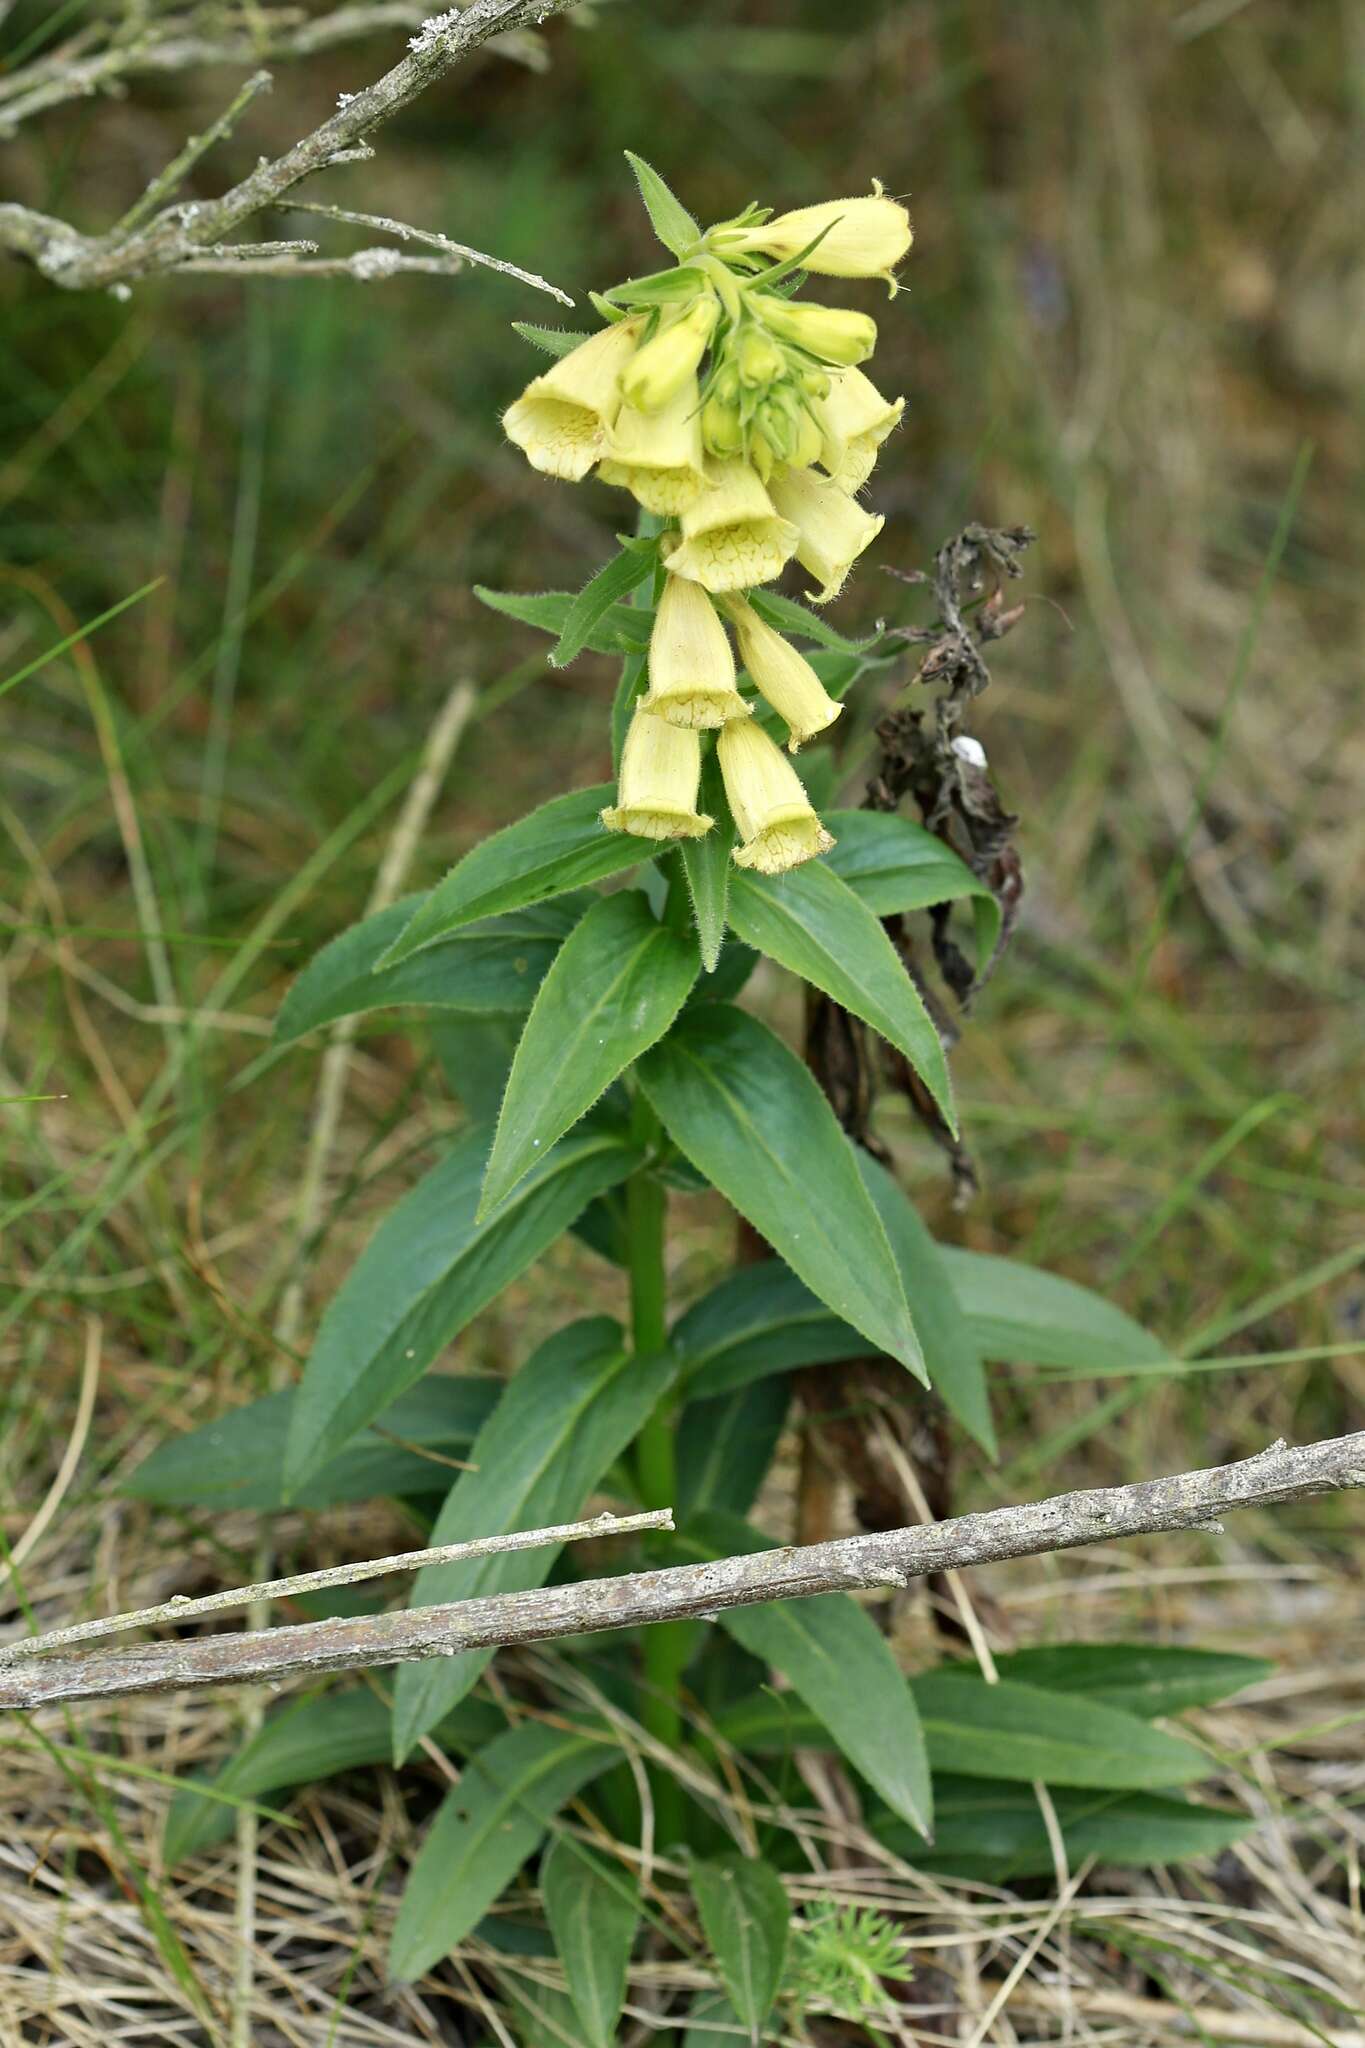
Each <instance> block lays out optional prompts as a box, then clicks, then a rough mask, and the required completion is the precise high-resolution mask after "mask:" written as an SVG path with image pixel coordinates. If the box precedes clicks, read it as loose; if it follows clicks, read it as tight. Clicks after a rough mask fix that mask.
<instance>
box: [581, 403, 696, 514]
mask: <svg viewBox="0 0 1365 2048" xmlns="http://www.w3.org/2000/svg"><path fill="white" fill-rule="evenodd" d="M699 405H700V396H699V394H698V391H697V380H696V378H695V377H689V378H688V379H687V381H686V382H685V383H684V384H681V385H680V386H679V387H678V390H677V392H676V393H675V394H674V396H673V398H672V399H670V401H669V403H668V404H667V405H666V406H665V407H664V408H663V410H662V412H640V411H639V410H638V409H637V408H636V407H635V406H633V405H623V406H622V407H621V410H620V411H619V412H618V413H617V415H616V424H615V425H614V426H613V427H612V429H611V431H610V433H609V434H608V435H607V452H606V454H605V455H604V456H603V458H602V460H601V462H599V463H598V465H597V474H598V475H599V476H600V477H601V479H602V481H603V483H607V484H620V485H621V486H622V488H623V489H625V490H627V491H630V492H632V493H633V494H634V496H635V498H636V499H637V501H638V502H639V503H640V504H641V505H643V506H644V508H645V510H646V512H659V513H662V514H664V515H666V516H668V517H670V518H672V517H674V516H675V515H676V514H677V513H679V512H681V511H682V510H683V507H684V506H686V505H690V504H691V502H692V500H693V499H694V498H695V497H696V495H697V493H698V492H699V491H701V490H704V489H705V487H706V477H705V475H704V473H703V469H702V442H701V418H700V415H699V411H698V408H699Z"/></svg>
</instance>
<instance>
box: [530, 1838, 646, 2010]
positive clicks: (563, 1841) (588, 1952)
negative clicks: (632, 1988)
mask: <svg viewBox="0 0 1365 2048" xmlns="http://www.w3.org/2000/svg"><path fill="white" fill-rule="evenodd" d="M540 1890H541V1897H542V1898H543V1899H544V1901H545V1917H546V1919H547V1920H548V1921H549V1923H550V1931H551V1933H552V1934H553V1935H554V1938H555V1948H556V1949H557V1950H558V1953H559V1960H560V1961H561V1962H562V1963H563V1965H564V1974H565V1976H566V1977H567V1978H568V1980H569V1996H570V1998H571V1999H572V2000H573V2006H574V2011H575V2012H576V2013H577V2015H578V2020H579V2024H580V2026H581V2027H582V2029H583V2048H612V2044H613V2043H614V2042H615V2040H616V2022H617V2021H618V2020H619V2019H620V2017H621V2008H622V2006H623V2005H624V2004H625V2002H626V1971H627V1968H628V1966H629V1964H630V1951H631V1949H632V1947H633V1946H634V1942H635V1930H636V1928H637V1927H638V1926H639V1924H640V1887H639V1883H638V1880H637V1879H636V1876H635V1873H634V1872H633V1871H631V1870H629V1869H628V1868H627V1867H626V1865H624V1864H622V1863H608V1862H607V1860H606V1859H605V1857H602V1856H598V1855H595V1854H594V1853H593V1851H592V1850H591V1849H585V1848H584V1847H583V1844H582V1843H581V1842H576V1841H574V1840H573V1838H572V1837H571V1836H569V1835H560V1836H559V1838H558V1840H557V1841H556V1842H555V1843H554V1844H553V1846H552V1847H551V1849H550V1850H549V1852H548V1854H547V1855H546V1856H545V1858H544V1860H543V1862H542V1863H541V1866H540Z"/></svg>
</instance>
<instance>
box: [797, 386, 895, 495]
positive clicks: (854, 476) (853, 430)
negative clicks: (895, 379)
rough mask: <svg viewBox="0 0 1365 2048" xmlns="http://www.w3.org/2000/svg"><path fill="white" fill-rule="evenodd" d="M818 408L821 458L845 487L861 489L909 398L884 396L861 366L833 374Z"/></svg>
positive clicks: (816, 405) (843, 489)
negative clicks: (821, 439) (858, 368)
mask: <svg viewBox="0 0 1365 2048" xmlns="http://www.w3.org/2000/svg"><path fill="white" fill-rule="evenodd" d="M815 411H816V417H817V418H818V419H819V422H820V426H821V430H822V432H823V435H824V442H823V445H822V447H821V451H820V460H821V462H822V463H823V464H824V466H825V468H826V469H827V470H828V471H829V473H830V477H831V478H832V480H833V481H834V482H835V483H836V484H838V486H839V488H840V490H841V491H860V490H861V489H862V487H863V485H864V484H865V483H866V482H867V480H868V478H869V477H870V476H871V474H872V471H873V469H874V468H875V467H876V462H877V450H878V449H879V448H880V447H881V445H882V442H883V441H884V440H885V439H886V437H887V435H888V434H889V433H890V432H891V430H892V428H893V427H896V426H898V425H899V424H900V416H901V414H902V413H903V412H904V411H905V400H904V399H903V398H897V399H889V398H883V397H882V394H881V392H880V391H878V389H877V387H876V385H875V384H874V383H873V382H872V379H871V378H870V377H865V376H864V375H863V373H862V371H861V370H845V371H843V372H842V374H841V375H839V376H837V377H831V379H830V384H829V392H828V394H827V396H826V397H825V398H823V399H817V400H816V403H815Z"/></svg>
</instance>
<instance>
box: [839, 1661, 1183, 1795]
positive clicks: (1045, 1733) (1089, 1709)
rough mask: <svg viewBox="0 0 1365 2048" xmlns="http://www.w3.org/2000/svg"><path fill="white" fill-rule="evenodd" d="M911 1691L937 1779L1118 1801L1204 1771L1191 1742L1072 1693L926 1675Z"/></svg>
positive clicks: (935, 1673)
mask: <svg viewBox="0 0 1365 2048" xmlns="http://www.w3.org/2000/svg"><path fill="white" fill-rule="evenodd" d="M911 1690H912V1691H913V1693H914V1695H915V1701H916V1704H917V1705H918V1707H919V1711H920V1718H921V1720H922V1721H923V1723H924V1734H925V1740H926V1741H927V1743H928V1745H929V1760H930V1762H931V1763H932V1765H933V1767H934V1769H935V1771H960V1772H963V1773H965V1774H966V1775H967V1776H969V1777H977V1778H1013V1779H1023V1780H1026V1781H1029V1782H1031V1781H1032V1780H1033V1779H1034V1778H1042V1779H1043V1780H1044V1782H1045V1783H1046V1784H1049V1785H1096V1786H1100V1787H1102V1788H1104V1789H1105V1790H1109V1791H1115V1792H1124V1791H1142V1790H1150V1789H1153V1788H1156V1787H1159V1786H1162V1785H1183V1784H1187V1783H1188V1782H1189V1780H1190V1779H1191V1778H1202V1777H1204V1776H1205V1775H1206V1774H1207V1771H1208V1768H1209V1763H1208V1758H1207V1757H1206V1756H1205V1755H1204V1753H1203V1751H1202V1750H1199V1749H1196V1748H1195V1746H1194V1744H1193V1743H1191V1742H1183V1741H1182V1740H1181V1739H1180V1737H1179V1736H1177V1735H1166V1734H1163V1732H1162V1731H1161V1729H1159V1728H1153V1727H1151V1726H1149V1724H1148V1723H1147V1722H1146V1721H1142V1720H1139V1719H1138V1717H1137V1715H1136V1714H1127V1713H1124V1712H1123V1711H1122V1710H1121V1709H1120V1708H1118V1707H1111V1706H1106V1705H1105V1704H1104V1703H1103V1702H1101V1701H1099V1700H1094V1699H1084V1698H1080V1697H1078V1696H1077V1695H1076V1694H1075V1693H1061V1692H1044V1691H1042V1689H1041V1688H1040V1687H1038V1686H1033V1685H1019V1684H1017V1683H1016V1682H1014V1681H1013V1680H1011V1679H1001V1681H1000V1683H999V1684H998V1685H987V1684H986V1683H985V1681H984V1680H983V1679H981V1678H979V1677H976V1676H975V1675H973V1674H970V1673H967V1672H961V1673H959V1672H956V1671H926V1672H924V1673H923V1674H922V1675H921V1676H920V1677H918V1678H916V1679H915V1680H914V1681H913V1683H912V1686H911ZM831 1733H833V1730H831Z"/></svg>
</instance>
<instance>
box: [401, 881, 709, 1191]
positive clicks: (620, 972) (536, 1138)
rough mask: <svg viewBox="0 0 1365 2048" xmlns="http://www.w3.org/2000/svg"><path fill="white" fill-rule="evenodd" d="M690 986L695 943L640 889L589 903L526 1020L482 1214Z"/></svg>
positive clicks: (668, 1018) (649, 1041)
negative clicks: (662, 920)
mask: <svg viewBox="0 0 1365 2048" xmlns="http://www.w3.org/2000/svg"><path fill="white" fill-rule="evenodd" d="M428 958H430V954H428V953H422V954H419V955H418V959H421V960H425V959H428ZM696 978H697V949H696V945H695V943H694V942H693V940H692V938H691V936H690V935H689V936H688V937H686V938H683V937H680V936H679V935H678V934H677V933H676V932H671V931H669V930H667V929H666V928H665V927H664V926H663V925H661V924H658V923H657V922H656V921H655V918H654V916H653V914H652V912H651V911H650V908H649V904H648V901H647V900H646V898H645V897H644V895H643V894H642V893H641V892H640V891H639V890H638V889H629V890H623V891H622V892H621V893H620V894H619V895H615V896H605V897H602V898H600V899H599V900H598V901H597V902H596V903H594V905H593V907H592V909H591V910H589V911H588V913H587V915H586V916H585V917H584V918H583V919H582V922H581V923H580V924H578V925H577V926H576V927H575V929H574V931H573V933H572V935H571V936H570V937H569V938H568V939H567V940H566V942H565V944H564V946H563V948H562V950H561V951H560V954H559V957H558V958H557V959H556V961H555V963H554V965H553V966H552V967H551V969H550V971H549V973H548V974H547V975H546V977H545V979H544V981H543V982H542V983H541V986H540V992H539V994H538V995H537V996H536V999H535V1002H534V1004H533V1005H532V1008H531V1014H530V1016H529V1017H528V1018H527V1020H526V1029H525V1031H524V1032H523V1033H522V1036H521V1042H520V1044H519V1045H518V1046H517V1050H516V1056H515V1058H514V1059H513V1061H512V1071H511V1073H510V1074H509V1075H508V1077H507V1092H506V1094H505V1095H504V1096H503V1099H502V1109H501V1111H500V1112H499V1115H498V1127H497V1131H496V1134H495V1135H494V1139H493V1150H492V1152H491V1153H490V1154H489V1159H488V1171H487V1173H486V1174H485V1176H484V1184H483V1196H482V1199H481V1206H480V1214H481V1215H488V1214H489V1213H491V1212H492V1211H493V1210H494V1209H496V1208H497V1206H498V1204H499V1203H500V1202H501V1201H503V1200H504V1199H505V1197H506V1196H507V1195H508V1194H510V1193H511V1191H512V1189H513V1188H514V1187H515V1186H516V1185H517V1183H518V1181H519V1180H520V1179H521V1178H522V1176H523V1175H524V1174H526V1173H528V1172H529V1171H530V1169H531V1168H532V1167H533V1166H534V1165H535V1164H536V1161H537V1160H538V1159H540V1158H542V1157H543V1156H544V1155H545V1153H547V1152H548V1151H549V1149H550V1147H551V1145H553V1144H554V1142H555V1140H556V1139H557V1138H560V1137H562V1136H563V1134H564V1132H565V1131H567V1130H568V1129H569V1128H570V1126H571V1125H573V1124H576V1123H577V1121H578V1119H579V1117H581V1116H582V1115H583V1113H584V1111H585V1110H588V1109H591V1107H592V1105H593V1103H594V1102H596V1100H597V1098H598V1096H599V1095H601V1094H602V1092H603V1090H604V1089H606V1088H608V1087H609V1086H610V1085H611V1083H612V1082H613V1081H614V1080H615V1079H616V1077H617V1075H618V1074H621V1073H624V1071H625V1069H626V1068H627V1067H628V1066H629V1065H630V1064H631V1062H632V1060H634V1059H636V1058H637V1057H638V1056H639V1054H640V1053H642V1052H643V1051H644V1050H645V1048H646V1047H647V1046H651V1045H653V1044H654V1043H655V1041H656V1039H659V1038H662V1036H663V1034H664V1032H665V1031H667V1029H668V1027H669V1025H670V1024H671V1023H672V1022H673V1019H674V1018H675V1017H676V1016H677V1014H678V1012H679V1010H680V1009H681V1008H682V1006H683V1004H684V1002H685V1001H686V1000H687V995H688V992H689V990H690V989H691V987H692V984H693V982H694V981H695V980H696Z"/></svg>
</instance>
